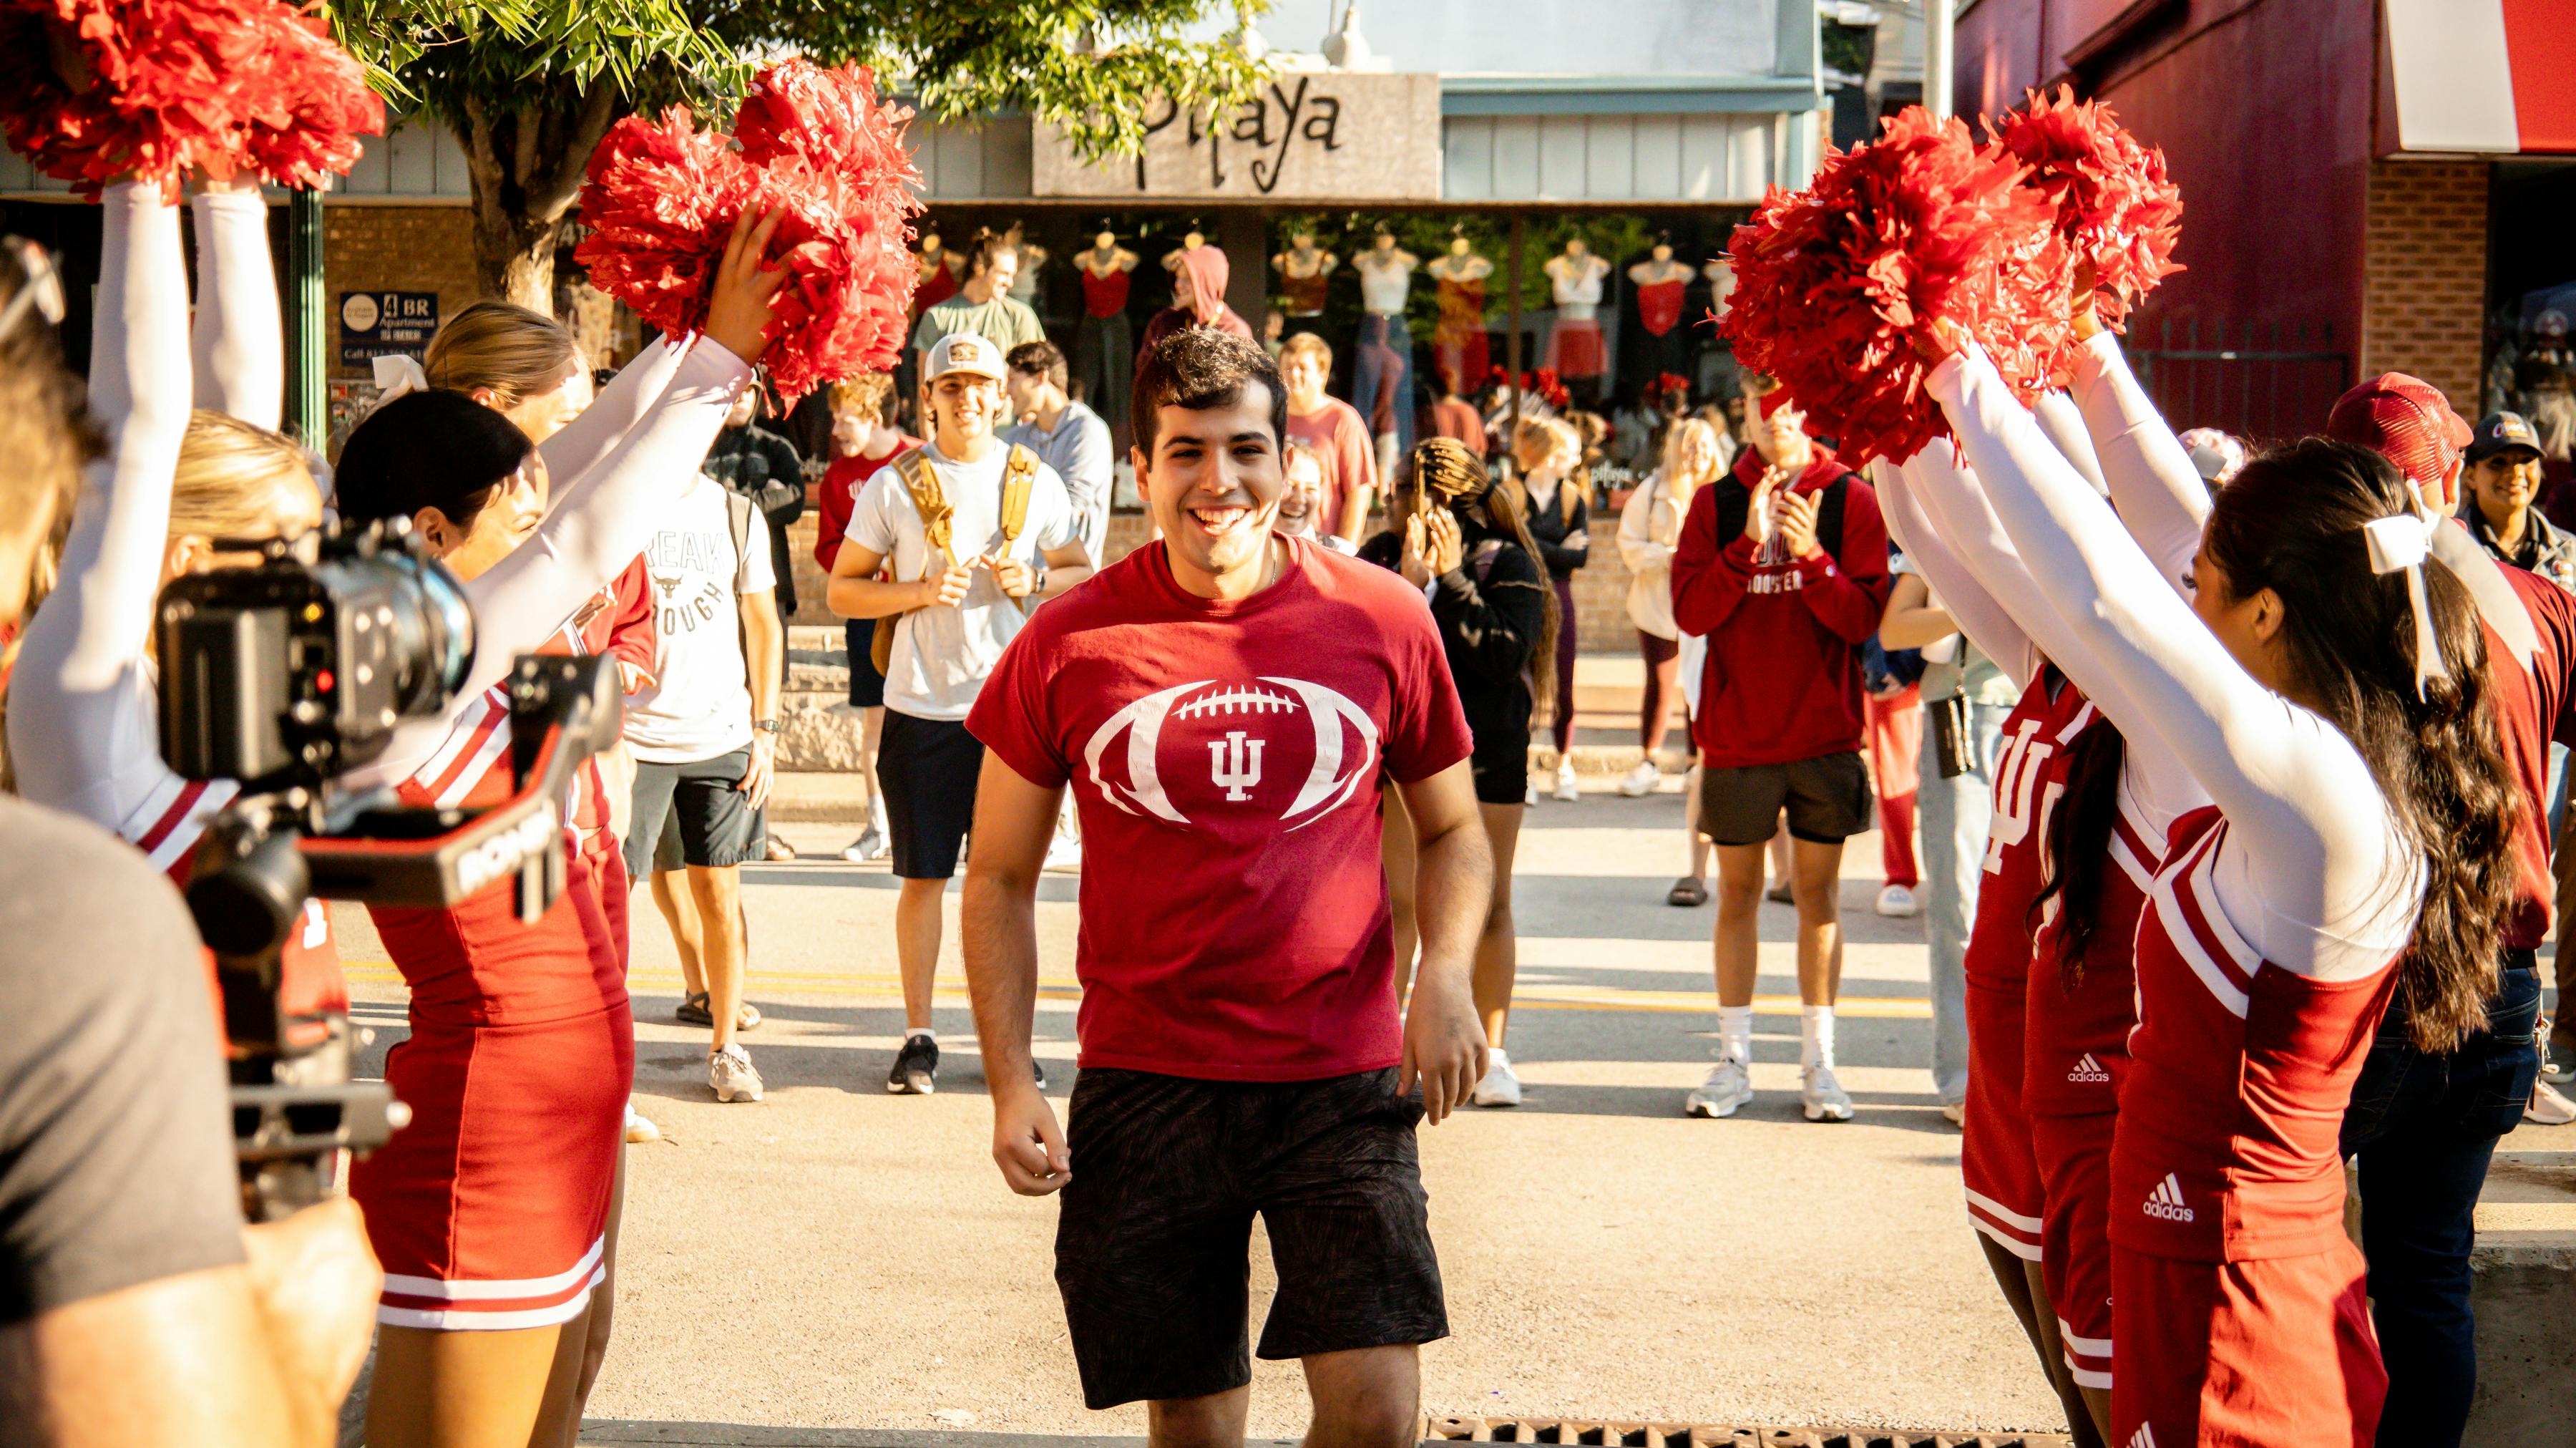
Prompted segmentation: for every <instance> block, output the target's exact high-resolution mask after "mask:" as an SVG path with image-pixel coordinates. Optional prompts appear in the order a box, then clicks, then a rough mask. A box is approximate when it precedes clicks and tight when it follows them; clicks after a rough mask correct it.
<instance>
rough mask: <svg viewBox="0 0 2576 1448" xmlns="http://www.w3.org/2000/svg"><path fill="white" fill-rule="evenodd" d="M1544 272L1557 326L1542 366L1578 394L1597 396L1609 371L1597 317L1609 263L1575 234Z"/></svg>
mask: <svg viewBox="0 0 2576 1448" xmlns="http://www.w3.org/2000/svg"><path fill="white" fill-rule="evenodd" d="M1541 270H1543V271H1545V272H1546V273H1547V279H1548V282H1549V285H1550V288H1551V293H1552V295H1553V296H1554V298H1555V301H1556V324H1555V325H1554V326H1552V327H1550V328H1549V329H1548V333H1547V361H1546V362H1545V363H1544V364H1543V365H1545V366H1548V367H1553V368H1555V369H1556V375H1557V376H1558V377H1559V378H1561V379H1563V380H1564V382H1565V384H1566V388H1567V390H1568V391H1570V392H1573V393H1574V394H1575V395H1576V396H1577V397H1579V398H1581V397H1594V396H1598V395H1599V389H1600V386H1601V379H1602V377H1603V376H1604V375H1605V374H1606V373H1608V372H1609V370H1610V358H1609V354H1608V352H1607V351H1606V349H1604V348H1603V346H1602V344H1601V321H1600V317H1599V312H1600V309H1601V280H1602V278H1604V277H1606V276H1608V275H1609V274H1610V263H1608V262H1606V261H1603V260H1602V259H1601V258H1600V257H1598V256H1595V255H1593V254H1592V248H1590V247H1589V246H1586V245H1585V244H1584V242H1583V238H1582V237H1579V236H1577V237H1573V238H1570V239H1569V240H1567V242H1566V243H1565V250H1564V252H1563V253H1562V254H1560V255H1557V256H1552V257H1549V258H1548V259H1547V265H1546V266H1544V267H1542V268H1541Z"/></svg>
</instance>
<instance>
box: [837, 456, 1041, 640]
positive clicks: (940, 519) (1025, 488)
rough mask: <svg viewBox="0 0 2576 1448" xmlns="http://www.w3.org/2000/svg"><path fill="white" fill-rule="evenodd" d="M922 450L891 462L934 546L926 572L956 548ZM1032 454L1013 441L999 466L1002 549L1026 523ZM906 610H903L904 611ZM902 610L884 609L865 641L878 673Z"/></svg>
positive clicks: (940, 567)
mask: <svg viewBox="0 0 2576 1448" xmlns="http://www.w3.org/2000/svg"><path fill="white" fill-rule="evenodd" d="M925 451H926V450H925V449H922V448H914V449H913V450H912V451H910V452H907V453H905V454H904V455H903V456H901V457H899V458H896V459H895V460H894V463H893V467H894V475H895V477H896V479H897V480H898V481H900V482H901V483H902V484H903V487H904V491H905V492H908V493H910V494H912V510H913V511H914V512H916V513H919V514H920V515H921V536H922V537H923V539H924V540H926V541H927V542H928V543H929V544H930V546H931V547H933V548H936V549H938V550H939V560H940V561H939V562H938V563H936V564H933V565H931V573H924V574H923V575H922V577H924V578H928V577H930V576H932V573H942V572H946V571H947V570H948V569H950V568H954V567H956V566H957V550H956V548H955V546H954V544H955V539H954V538H953V537H952V536H951V530H952V529H953V528H954V526H955V523H956V510H955V509H953V508H951V507H949V506H948V494H947V492H946V491H945V490H944V489H943V488H942V487H941V486H940V482H939V470H938V469H937V468H934V467H932V466H931V465H930V459H929V458H928V457H927V456H925V455H924V453H925ZM1037 481H1038V455H1037V454H1036V453H1033V452H1031V451H1029V450H1028V449H1027V448H1026V447H1024V446H1022V445H1021V444H1019V443H1013V444H1011V454H1010V459H1009V461H1007V462H1005V463H1004V464H1003V465H1002V547H1003V548H1004V549H1005V550H1007V549H1008V548H1009V547H1010V546H1011V545H1012V544H1014V543H1017V542H1018V541H1020V532H1021V530H1022V529H1024V528H1026V527H1027V526H1028V523H1029V490H1030V489H1031V488H1034V487H1036V486H1037ZM910 611H911V610H909V609H907V610H905V612H910ZM902 617H903V614H899V613H889V614H886V615H883V616H882V617H880V618H878V619H877V627H876V632H875V633H874V634H872V635H870V636H869V639H868V657H869V658H870V659H871V660H873V661H874V662H875V664H876V666H877V672H878V673H880V674H882V673H884V672H886V670H887V669H889V668H891V667H892V666H893V664H894V627H895V621H896V620H897V619H900V618H902Z"/></svg>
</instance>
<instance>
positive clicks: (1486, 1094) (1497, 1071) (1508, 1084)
mask: <svg viewBox="0 0 2576 1448" xmlns="http://www.w3.org/2000/svg"><path fill="white" fill-rule="evenodd" d="M1469 1099H1471V1100H1473V1101H1474V1102H1475V1103H1476V1104H1477V1105H1479V1106H1518V1105H1520V1104H1521V1078H1520V1077H1518V1076H1515V1075H1513V1074H1512V1058H1511V1057H1510V1056H1508V1055H1506V1054H1504V1053H1503V1052H1501V1051H1494V1052H1491V1053H1489V1054H1488V1055H1487V1056H1486V1058H1485V1079H1484V1080H1482V1081H1479V1082H1477V1083H1476V1090H1475V1094H1474V1095H1473V1096H1472V1097H1470V1098H1469Z"/></svg>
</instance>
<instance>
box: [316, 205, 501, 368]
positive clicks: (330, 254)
mask: <svg viewBox="0 0 2576 1448" xmlns="http://www.w3.org/2000/svg"><path fill="white" fill-rule="evenodd" d="M322 224H323V233H322V235H323V252H322V286H323V292H324V295H325V297H326V299H327V301H326V305H329V306H333V307H336V306H338V305H339V303H340V293H342V292H376V291H397V292H436V293H438V315H439V317H440V318H441V319H442V320H443V319H445V318H448V317H453V316H455V315H456V314H457V313H458V312H459V311H462V310H463V309H464V308H465V307H466V305H467V304H468V303H471V302H473V301H475V300H477V299H478V298H480V297H481V295H482V288H481V286H480V285H478V284H477V283H476V281H475V279H474V217H473V213H472V212H470V211H468V210H467V209H466V208H464V207H462V206H353V205H348V204H338V205H333V206H329V207H327V208H325V210H324V212H323V223H322ZM333 336H334V339H335V340H334V342H333V344H332V347H331V363H332V375H334V376H338V377H364V376H366V375H368V374H367V372H366V369H364V368H342V367H341V366H340V365H339V360H340V349H339V346H338V344H337V341H336V338H337V333H336V331H335V332H334V333H333Z"/></svg>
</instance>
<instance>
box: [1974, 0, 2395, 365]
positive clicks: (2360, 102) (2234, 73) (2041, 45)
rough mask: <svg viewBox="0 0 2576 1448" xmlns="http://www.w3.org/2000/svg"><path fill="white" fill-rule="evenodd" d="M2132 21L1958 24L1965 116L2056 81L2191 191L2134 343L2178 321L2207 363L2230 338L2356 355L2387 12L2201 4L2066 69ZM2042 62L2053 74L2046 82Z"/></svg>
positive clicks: (2099, 14)
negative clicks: (2195, 334)
mask: <svg viewBox="0 0 2576 1448" xmlns="http://www.w3.org/2000/svg"><path fill="white" fill-rule="evenodd" d="M2131 8H2133V7H2129V6H2122V5H2109V4H2106V3H2104V0H1979V3H1977V4H1976V5H1975V6H1974V7H1973V8H1971V9H1970V10H1969V11H1968V13H1967V14H1966V15H1963V16H1961V17H1960V19H1959V24H1958V49H1957V54H1958V68H1957V71H1956V74H1955V77H1954V79H1955V84H1956V87H1957V94H1958V97H1959V107H1960V109H1961V111H1963V112H1968V111H1971V110H1982V109H1987V108H1991V107H1994V106H1996V105H1998V104H2003V105H2010V104H2013V103H2015V102H2018V100H2019V99H2020V97H2021V95H2022V92H2023V90H2024V89H2025V88H2026V87H2029V86H2033V85H2037V84H2041V83H2042V82H2045V81H2049V80H2056V79H2068V80H2074V81H2076V82H2077V89H2078V91H2079V92H2081V93H2087V94H2090V95H2093V96H2096V97H2098V98H2100V99H2102V100H2104V101H2107V102H2109V103H2110V104H2111V105H2112V106H2113V107H2114V108H2116V109H2117V110H2118V112H2119V115H2120V119H2121V120H2122V121H2123V122H2125V123H2126V124H2127V125H2128V126H2129V127H2130V128H2131V129H2133V130H2134V131H2136V132H2137V134H2138V135H2139V136H2141V137H2143V138H2144V139H2145V140H2147V141H2148V142H2150V143H2151V144H2154V145H2157V146H2161V147H2163V148H2164V153H2165V161H2166V164H2167V167H2168V168H2169V170H2170V171H2171V173H2172V175H2173V176H2174V178H2175V179H2176V180H2177V181H2178V182H2179V183H2180V184H2181V186H2182V191H2183V205H2184V213H2183V237H2182V245H2181V247H2180V248H2179V250H2178V253H2177V259H2178V260H2180V261H2181V262H2182V263H2183V264H2184V265H2185V266H2186V267H2188V268H2189V270H2187V271H2185V272H2183V273H2181V274H2180V275H2177V276H2175V277H2172V278H2170V279H2168V280H2167V281H2166V282H2165V284H2164V286H2163V287H2162V289H2160V290H2159V291H2158V293H2157V294H2156V296H2155V298H2154V299H2153V300H2152V301H2151V302H2150V303H2149V305H2148V306H2147V308H2146V309H2145V311H2144V313H2143V315H2142V316H2141V317H2140V319H2139V326H2138V329H2137V331H2136V332H2134V333H2133V335H2135V336H2136V337H2137V339H2138V340H2137V343H2135V344H2133V345H2151V344H2152V341H2153V339H2154V338H2156V337H2157V336H2158V335H2160V330H2161V324H2162V323H2163V322H2165V321H2166V320H2168V319H2170V320H2171V321H2172V323H2173V325H2174V327H2175V328H2176V344H2177V345H2180V341H2181V331H2182V329H2183V328H2185V327H2187V326H2188V325H2190V324H2191V323H2193V322H2197V323H2198V324H2199V326H2200V328H2201V335H2202V338H2203V342H2204V345H2206V344H2207V342H2208V339H2209V338H2210V336H2211V330H2212V329H2213V328H2216V327H2220V326H2223V327H2225V328H2226V332H2227V336H2228V338H2229V340H2230V342H2231V343H2237V342H2239V340H2240V339H2241V338H2242V337H2243V335H2244V329H2245V328H2246V327H2247V326H2248V325H2252V326H2255V327H2257V328H2258V329H2263V330H2261V331H2258V332H2257V334H2256V335H2257V345H2261V339H2262V337H2263V336H2264V335H2266V334H2267V332H2268V329H2269V328H2270V327H2272V326H2273V325H2276V324H2277V325H2279V326H2280V327H2281V329H2282V337H2283V341H2282V346H2283V347H2285V348H2286V347H2289V346H2290V345H2291V341H2290V339H2291V338H2292V337H2293V336H2295V335H2297V334H2298V332H2299V331H2301V330H2302V329H2304V330H2305V331H2306V333H2307V334H2308V336H2309V337H2310V338H2311V339H2312V344H2313V339H2314V338H2316V337H2317V336H2319V335H2320V334H2321V333H2322V332H2323V330H2324V329H2325V328H2326V327H2327V326H2329V325H2330V326H2331V327H2332V329H2333V336H2334V344H2333V345H2334V346H2335V347H2337V348H2340V349H2342V350H2345V351H2353V352H2357V350H2358V348H2359V343H2360V331H2361V307H2362V263H2363V220H2364V214H2365V204H2366V195H2367V188H2368V183H2369V166H2370V150H2371V116H2372V106H2373V90H2374V86H2375V83H2376V74H2377V62H2378V38H2377V26H2378V6H2377V4H2376V3H2375V0H2187V3H2181V4H2177V5H2175V6H2173V7H2172V9H2173V10H2174V11H2175V12H2179V13H2177V14H2175V15H2173V16H2172V18H2170V19H2164V20H2159V21H2158V22H2156V23H2155V24H2154V25H2153V26H2152V27H2151V28H2150V29H2148V30H2146V31H2145V32H2144V33H2143V34H2142V35H2141V36H2140V37H2139V38H2138V39H2137V40H2136V41H2134V42H2132V43H2124V44H2123V45H2122V46H2121V47H2120V48H2118V49H2116V50H2114V51H2112V52H2110V53H2109V54H2107V55H2105V56H2101V57H2096V58H2094V60H2093V67H2094V68H2093V69H2091V70H2089V71H2088V72H2087V73H2086V74H2085V75H2083V76H2080V77H2079V76H2069V75H2067V74H2066V73H2065V65H2064V60H2063V57H2064V56H2065V54H2066V53H2067V52H2068V51H2070V50H2074V51H2081V50H2082V49H2083V46H2084V43H2085V42H2086V41H2087V40H2089V39H2091V38H2092V36H2093V34H2094V32H2095V31H2097V30H2099V29H2100V28H2101V27H2102V26H2103V25H2105V24H2107V23H2108V22H2109V20H2110V19H2112V18H2114V17H2115V16H2116V15H2117V14H2118V13H2121V12H2124V11H2126V10H2129V9H2131ZM2043 50H2045V51H2046V52H2047V53H2048V55H2049V57H2050V59H2049V60H2048V62H2047V68H2046V69H2045V70H2044V71H2043V70H2042V68H2041V66H2042V62H2041V59H2040V56H2041V53H2042V51H2043Z"/></svg>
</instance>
